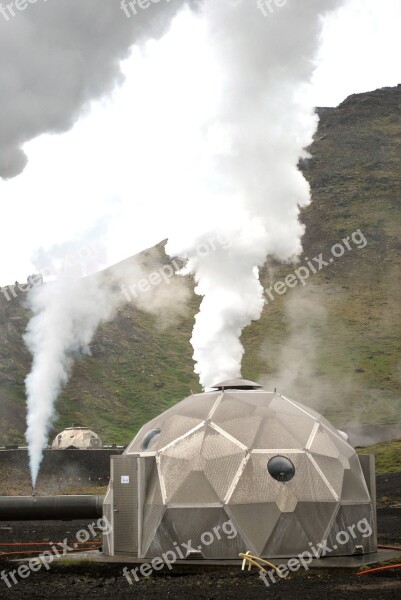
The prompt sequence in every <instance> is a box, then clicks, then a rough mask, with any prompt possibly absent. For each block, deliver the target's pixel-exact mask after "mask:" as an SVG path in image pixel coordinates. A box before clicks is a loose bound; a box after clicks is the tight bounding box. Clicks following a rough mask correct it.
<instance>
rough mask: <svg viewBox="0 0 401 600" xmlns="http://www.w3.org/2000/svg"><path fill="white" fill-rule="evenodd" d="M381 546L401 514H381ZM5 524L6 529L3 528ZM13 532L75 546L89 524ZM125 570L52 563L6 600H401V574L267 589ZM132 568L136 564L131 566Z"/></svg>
mask: <svg viewBox="0 0 401 600" xmlns="http://www.w3.org/2000/svg"><path fill="white" fill-rule="evenodd" d="M378 524H379V532H380V535H379V543H385V544H390V543H392V544H394V543H396V544H397V545H400V542H401V509H394V508H393V509H391V508H388V509H381V510H379V513H378ZM2 525H6V524H5V523H3V524H2ZM9 525H10V526H11V527H12V529H13V531H12V532H10V531H1V532H0V538H1V540H2V541H6V540H7V541H24V542H27V541H46V540H51V541H53V542H58V541H62V540H64V538H66V537H67V538H68V540H69V543H70V542H71V541H73V540H74V539H75V534H76V532H77V531H78V530H80V529H82V528H83V527H84V526H85V525H86V526H87V525H88V524H87V523H86V522H81V521H75V522H45V521H43V522H36V523H24V522H23V523H10V524H9ZM17 566H18V564H16V563H6V562H5V561H4V560H3V561H2V560H1V559H0V570H3V569H5V570H6V571H9V570H10V569H15V568H16V567H17ZM123 567H124V565H113V564H108V565H104V564H94V563H88V562H80V563H76V562H75V561H74V562H72V560H71V562H69V563H68V564H65V565H60V564H59V565H56V564H52V565H51V566H50V568H49V570H48V571H47V570H46V569H45V568H43V567H42V569H41V570H40V571H39V572H37V573H31V574H30V575H29V577H28V578H27V579H24V580H22V579H20V578H18V584H17V585H14V586H13V587H12V588H10V589H9V588H8V587H7V586H6V584H5V583H4V582H3V581H2V580H0V599H1V600H3V599H4V600H10V599H11V598H17V599H18V598H20V599H21V600H22V599H24V600H30V599H31V598H32V599H35V598H37V599H41V600H58V599H61V600H63V599H66V600H75V599H77V600H78V599H79V600H82V598H85V599H86V600H92V599H93V600H103V599H104V600H106V599H107V600H110V598H112V599H118V600H120V599H121V600H125V599H128V598H129V599H130V600H132V598H139V599H143V600H156V599H164V600H168V599H169V598H171V599H173V600H186V599H187V598H199V599H200V600H234V599H235V600H239V599H241V600H259V599H260V600H261V599H266V598H268V597H269V596H271V597H274V599H275V600H292V599H295V600H298V599H299V600H318V599H319V600H320V599H321V598H326V597H327V598H328V597H330V598H335V599H336V600H400V598H401V569H399V570H391V571H384V572H382V573H380V574H375V575H373V574H369V575H363V576H357V575H356V574H355V571H353V570H351V569H350V570H342V571H340V570H338V569H336V570H324V571H323V570H320V569H319V570H314V571H309V572H305V571H303V572H299V573H295V574H292V575H291V578H289V579H287V580H285V581H278V583H276V584H275V585H273V584H272V585H271V586H270V588H267V587H266V586H265V584H264V583H263V581H262V580H261V579H259V577H258V575H257V573H256V571H252V572H251V573H248V572H241V570H240V567H233V568H231V567H230V569H229V570H225V571H216V572H209V573H199V572H192V573H188V574H185V575H182V574H180V575H169V574H158V575H155V576H152V577H150V578H147V579H141V580H140V581H139V582H134V583H133V585H129V584H128V582H127V580H126V579H125V578H124V577H123V575H122V569H123ZM128 568H132V565H128Z"/></svg>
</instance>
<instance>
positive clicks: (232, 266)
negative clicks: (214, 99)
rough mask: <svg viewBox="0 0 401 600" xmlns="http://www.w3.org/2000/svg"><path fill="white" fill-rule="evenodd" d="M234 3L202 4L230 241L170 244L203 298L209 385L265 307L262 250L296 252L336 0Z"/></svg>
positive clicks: (217, 179) (199, 349)
mask: <svg viewBox="0 0 401 600" xmlns="http://www.w3.org/2000/svg"><path fill="white" fill-rule="evenodd" d="M234 4H236V5H234V6H227V4H225V3H219V2H215V1H212V0H207V1H205V2H204V4H203V9H202V11H201V12H202V16H203V18H204V19H206V21H207V23H208V24H209V30H210V40H211V41H210V43H211V44H212V46H213V50H214V53H215V56H216V60H217V61H218V62H219V64H220V71H221V73H222V75H223V88H222V93H221V98H222V101H221V104H220V107H219V110H218V111H217V114H216V115H215V119H214V122H213V123H212V124H211V125H210V131H212V130H213V135H215V134H216V130H217V131H218V135H219V137H220V139H221V140H223V142H224V143H222V144H220V150H219V151H217V152H215V153H214V156H213V168H212V170H211V172H210V173H209V174H208V176H209V179H211V180H213V182H214V189H215V190H217V192H216V193H215V196H216V197H215V199H214V205H215V206H216V207H218V209H216V211H217V210H218V213H217V218H220V219H221V224H220V223H219V224H220V227H221V228H222V230H223V231H224V235H225V236H226V237H227V238H228V239H229V240H230V242H231V243H230V245H229V248H227V249H226V250H223V251H221V252H220V253H219V255H218V256H217V257H216V256H214V255H213V256H205V257H202V256H199V254H198V253H197V252H196V248H197V246H198V245H199V239H196V243H195V244H193V245H192V246H190V247H189V250H188V240H185V243H183V241H182V239H181V237H180V235H175V236H172V237H170V239H169V244H168V252H169V253H170V254H171V255H175V256H181V257H183V258H188V264H187V267H186V270H185V272H186V273H192V274H193V275H194V277H195V280H196V282H197V288H196V293H197V294H199V295H200V296H203V301H202V303H201V308H200V312H199V314H198V315H197V317H196V323H195V326H194V330H193V336H192V340H191V342H192V345H193V348H194V359H195V361H196V366H195V371H196V372H197V373H198V374H199V376H200V382H201V384H202V385H203V386H205V387H209V386H211V385H213V384H214V383H216V381H218V380H221V379H227V378H228V379H229V378H235V377H238V376H239V375H240V372H241V359H242V355H243V352H244V350H243V347H242V344H241V341H240V336H241V333H242V331H243V329H244V327H246V326H247V325H249V324H250V323H251V321H252V320H257V319H259V317H260V315H261V312H262V309H263V306H264V298H263V289H262V286H261V284H260V282H259V277H258V268H259V267H260V266H262V265H263V264H264V263H265V261H266V258H267V256H268V255H273V256H275V257H276V258H278V259H280V260H282V261H286V260H294V259H295V258H296V257H297V256H298V255H299V254H300V252H301V237H302V235H303V232H304V228H303V226H302V225H301V224H300V222H299V209H300V207H303V206H306V205H307V204H308V203H309V202H310V191H309V185H308V183H307V182H306V180H305V179H304V177H303V175H302V174H301V172H300V171H299V170H298V168H297V164H298V162H299V159H300V158H301V157H303V156H305V151H304V148H306V147H307V146H309V144H310V143H311V142H312V138H313V134H314V132H315V130H316V127H317V117H316V115H315V113H314V107H313V106H312V105H311V103H310V101H309V100H308V84H309V82H310V80H311V77H312V75H313V72H314V63H313V60H314V58H315V57H316V53H317V50H318V47H319V35H320V31H321V18H322V14H323V13H324V12H325V11H327V10H330V9H333V8H335V7H337V6H339V5H340V4H341V3H340V2H339V1H338V0H319V1H318V0H306V1H304V2H302V6H301V3H300V2H287V3H286V4H285V6H283V7H282V8H279V7H278V6H277V7H276V9H275V12H274V14H271V15H269V16H268V17H267V18H264V17H263V16H262V14H261V13H260V12H259V11H258V10H257V8H256V3H255V6H254V7H250V6H249V4H248V3H247V2H242V3H234ZM197 210H201V208H200V207H198V209H197ZM191 218H192V215H191ZM210 220H211V221H215V220H216V213H215V214H211V215H210ZM183 229H185V228H183ZM184 248H185V250H184Z"/></svg>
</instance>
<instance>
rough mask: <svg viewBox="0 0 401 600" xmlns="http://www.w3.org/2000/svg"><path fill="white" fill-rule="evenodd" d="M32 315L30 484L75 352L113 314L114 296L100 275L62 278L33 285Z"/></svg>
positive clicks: (80, 350)
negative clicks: (34, 286)
mask: <svg viewBox="0 0 401 600" xmlns="http://www.w3.org/2000/svg"><path fill="white" fill-rule="evenodd" d="M30 305H31V308H32V310H33V312H34V316H33V318H32V319H31V321H30V322H29V325H28V328H27V332H26V334H25V342H26V344H27V346H28V348H29V349H30V351H31V352H32V354H33V364H32V370H31V373H30V374H29V375H28V377H27V378H26V382H25V383H26V393H27V406H28V416H27V425H28V427H27V431H26V439H27V442H28V449H29V460H30V469H31V476H32V484H33V486H35V484H36V479H37V476H38V472H39V467H40V463H41V461H42V456H43V448H44V447H45V446H46V445H47V438H48V431H49V427H50V425H51V423H52V418H53V417H54V405H55V401H56V398H57V396H58V394H59V391H60V389H61V386H62V385H63V384H65V383H66V382H67V381H68V378H69V374H70V370H71V366H72V363H73V358H74V355H75V356H76V355H78V354H82V353H83V354H85V353H86V354H88V353H89V343H90V342H91V340H92V338H93V335H94V334H95V331H96V329H97V327H98V326H99V323H101V322H103V321H108V320H109V319H110V318H111V317H112V315H113V309H114V306H115V301H114V299H113V296H112V293H111V291H110V288H109V287H107V286H105V285H104V284H103V283H102V279H101V278H100V277H90V278H87V279H74V278H69V277H65V278H63V279H60V280H58V281H57V282H55V283H49V284H45V285H41V286H39V287H36V288H34V289H33V290H32V292H31V294H30Z"/></svg>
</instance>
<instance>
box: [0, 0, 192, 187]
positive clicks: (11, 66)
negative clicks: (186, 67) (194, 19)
mask: <svg viewBox="0 0 401 600" xmlns="http://www.w3.org/2000/svg"><path fill="white" fill-rule="evenodd" d="M31 4H32V3H31ZM31 4H28V6H26V7H25V8H26V10H23V11H22V10H20V11H18V10H17V9H16V8H15V7H14V9H13V11H12V12H10V11H9V10H8V9H7V8H6V7H5V5H4V4H3V3H1V5H0V6H1V9H0V55H1V56H2V57H7V59H4V60H2V62H1V64H0V97H1V111H2V112H1V120H0V177H2V178H5V179H7V178H11V177H15V176H16V175H18V174H19V173H21V172H22V171H23V169H24V167H25V166H26V163H27V157H26V155H25V154H24V151H23V145H24V143H25V142H27V141H29V140H31V139H33V138H34V137H36V136H38V135H40V134H43V133H50V132H56V133H60V132H62V131H66V130H68V129H69V128H70V127H72V125H73V124H74V122H75V121H76V120H77V119H78V117H79V116H80V114H81V113H82V111H83V110H84V109H86V108H87V107H88V104H89V102H90V101H91V100H94V99H96V98H100V97H102V96H104V95H105V94H107V93H109V92H111V91H112V89H113V88H114V87H115V85H116V84H119V83H121V82H122V74H121V70H120V61H121V60H122V59H124V58H127V56H128V53H129V49H130V47H131V46H132V44H134V43H136V42H141V41H143V40H146V39H148V38H149V37H159V36H160V35H161V34H162V33H163V32H164V31H165V30H166V28H167V27H168V25H169V22H170V20H171V18H172V17H173V16H174V14H175V13H176V11H177V10H178V9H179V8H180V6H181V5H182V4H183V0H174V2H160V3H159V4H157V5H152V4H151V5H150V6H149V8H148V9H147V10H141V11H138V13H137V14H136V15H134V14H133V13H131V15H130V13H129V12H128V15H129V18H128V17H127V15H126V14H124V12H123V11H122V10H121V6H120V2H119V1H110V0H85V2H82V0H57V1H55V2H53V1H49V2H47V1H46V0H39V1H38V2H37V3H36V4H35V5H34V6H33V5H31ZM10 6H11V7H12V6H13V4H11V5H10ZM13 13H14V14H13Z"/></svg>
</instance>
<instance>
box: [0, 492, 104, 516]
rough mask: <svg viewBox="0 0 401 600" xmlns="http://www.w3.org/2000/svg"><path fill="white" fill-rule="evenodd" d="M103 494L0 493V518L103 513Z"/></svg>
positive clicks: (95, 514) (98, 514)
mask: <svg viewBox="0 0 401 600" xmlns="http://www.w3.org/2000/svg"><path fill="white" fill-rule="evenodd" d="M103 500H104V496H0V521H57V520H59V521H68V520H73V519H74V520H75V519H76V520H79V519H98V518H99V517H102V516H103Z"/></svg>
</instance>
